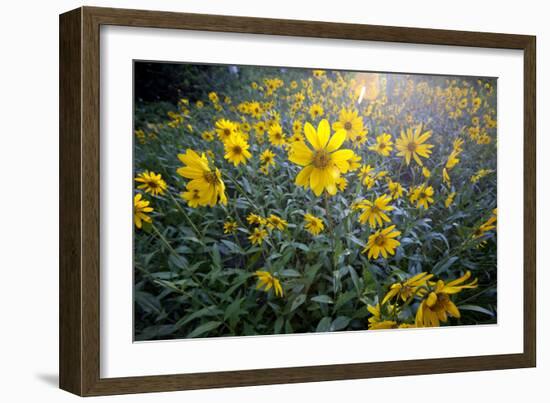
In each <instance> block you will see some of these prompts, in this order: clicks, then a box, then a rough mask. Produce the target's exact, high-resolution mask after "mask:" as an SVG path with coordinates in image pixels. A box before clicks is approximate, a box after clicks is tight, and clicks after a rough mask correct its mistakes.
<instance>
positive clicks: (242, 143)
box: [223, 133, 252, 166]
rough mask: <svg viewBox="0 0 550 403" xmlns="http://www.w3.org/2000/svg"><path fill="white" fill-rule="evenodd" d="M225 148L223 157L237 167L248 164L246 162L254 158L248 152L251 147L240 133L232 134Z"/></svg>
mask: <svg viewBox="0 0 550 403" xmlns="http://www.w3.org/2000/svg"><path fill="white" fill-rule="evenodd" d="M223 146H224V148H225V155H224V156H223V157H224V158H225V159H226V160H228V161H229V162H231V163H232V164H233V165H235V166H237V165H239V164H246V160H247V159H249V158H250V157H252V154H250V151H248V149H249V148H250V146H249V145H248V143H247V142H246V140H245V139H244V138H243V136H241V135H240V134H239V133H233V134H231V135H230V136H229V138H228V139H227V140H226V141H225V143H224V144H223Z"/></svg>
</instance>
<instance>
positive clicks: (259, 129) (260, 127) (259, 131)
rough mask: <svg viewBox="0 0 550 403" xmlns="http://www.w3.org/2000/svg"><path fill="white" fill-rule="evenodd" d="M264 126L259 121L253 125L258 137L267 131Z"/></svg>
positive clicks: (263, 123)
mask: <svg viewBox="0 0 550 403" xmlns="http://www.w3.org/2000/svg"><path fill="white" fill-rule="evenodd" d="M266 127H267V126H266V124H265V122H263V121H261V120H260V121H259V122H257V123H256V124H255V125H254V130H255V131H256V134H257V135H260V136H263V134H264V133H265V131H266V130H267V129H266Z"/></svg>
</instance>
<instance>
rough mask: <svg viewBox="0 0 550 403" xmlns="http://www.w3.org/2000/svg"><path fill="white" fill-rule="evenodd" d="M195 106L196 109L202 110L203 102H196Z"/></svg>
mask: <svg viewBox="0 0 550 403" xmlns="http://www.w3.org/2000/svg"><path fill="white" fill-rule="evenodd" d="M195 105H196V106H197V108H198V109H202V108H203V107H204V102H202V101H197V103H196V104H195Z"/></svg>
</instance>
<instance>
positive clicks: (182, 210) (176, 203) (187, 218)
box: [167, 192, 203, 239]
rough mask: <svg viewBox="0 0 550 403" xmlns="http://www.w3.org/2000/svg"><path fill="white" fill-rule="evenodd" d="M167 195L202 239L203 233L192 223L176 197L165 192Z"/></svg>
mask: <svg viewBox="0 0 550 403" xmlns="http://www.w3.org/2000/svg"><path fill="white" fill-rule="evenodd" d="M167 193H168V195H170V198H171V199H172V201H173V202H174V204H175V206H176V208H177V209H178V211H179V212H180V213H181V214H183V216H184V217H185V219H186V220H187V222H188V223H189V225H191V227H192V228H193V231H195V234H197V235H198V237H199V238H201V239H202V237H203V234H202V232H201V231H200V230H199V229H198V228H197V226H196V225H195V224H194V223H193V221H192V220H191V217H189V215H187V213H186V212H185V210H184V209H183V207H181V206H180V203H179V202H178V201H177V200H176V198H175V197H174V195H173V194H172V193H170V192H167Z"/></svg>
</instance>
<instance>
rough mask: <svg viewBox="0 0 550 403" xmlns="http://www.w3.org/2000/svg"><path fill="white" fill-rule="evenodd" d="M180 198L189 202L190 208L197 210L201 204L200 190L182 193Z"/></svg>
mask: <svg viewBox="0 0 550 403" xmlns="http://www.w3.org/2000/svg"><path fill="white" fill-rule="evenodd" d="M180 197H181V198H182V199H183V200H185V201H186V202H187V204H188V205H189V207H191V208H197V207H199V206H200V205H201V204H200V203H201V195H200V192H199V189H193V190H187V191H185V192H181V193H180Z"/></svg>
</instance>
